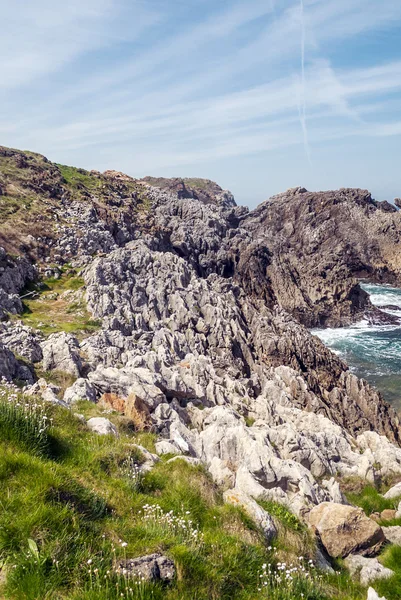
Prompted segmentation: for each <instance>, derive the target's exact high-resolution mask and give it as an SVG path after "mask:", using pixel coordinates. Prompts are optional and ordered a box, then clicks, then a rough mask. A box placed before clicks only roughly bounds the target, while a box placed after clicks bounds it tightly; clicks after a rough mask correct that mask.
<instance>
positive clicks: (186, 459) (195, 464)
mask: <svg viewBox="0 0 401 600" xmlns="http://www.w3.org/2000/svg"><path fill="white" fill-rule="evenodd" d="M177 460H183V461H184V462H186V463H187V464H188V465H191V466H192V467H199V465H201V464H202V461H200V460H199V458H194V457H193V456H173V457H172V458H169V459H168V461H167V464H170V463H174V462H176V461H177Z"/></svg>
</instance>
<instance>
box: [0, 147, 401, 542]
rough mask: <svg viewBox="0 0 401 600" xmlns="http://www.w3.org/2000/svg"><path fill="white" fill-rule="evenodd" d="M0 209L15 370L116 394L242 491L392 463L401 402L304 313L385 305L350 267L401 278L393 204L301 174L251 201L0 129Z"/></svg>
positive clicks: (0, 300)
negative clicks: (58, 150) (316, 332)
mask: <svg viewBox="0 0 401 600" xmlns="http://www.w3.org/2000/svg"><path fill="white" fill-rule="evenodd" d="M0 216H1V223H0V245H1V246H2V249H1V254H0V314H1V316H2V319H3V320H2V322H1V323H0V375H2V376H3V377H5V378H6V379H7V380H12V379H19V380H22V381H24V382H26V384H27V385H29V386H31V387H30V389H29V394H37V395H38V396H42V397H43V398H44V399H45V400H49V401H51V402H52V403H54V404H59V405H62V406H65V407H73V406H74V404H75V403H77V402H79V401H82V400H89V401H91V402H94V403H97V405H98V406H102V407H103V409H104V410H106V411H117V412H118V413H121V414H123V415H124V416H125V417H126V418H127V419H128V420H129V421H130V422H131V423H133V426H134V427H136V428H137V429H138V428H139V429H141V430H145V431H150V432H152V433H153V434H155V435H156V436H157V442H156V446H155V448H156V451H157V453H158V454H159V455H163V454H178V455H184V456H185V457H187V458H188V460H194V461H200V462H201V464H203V465H204V466H205V467H206V468H207V470H208V472H209V473H210V474H211V476H212V477H213V480H214V482H215V484H217V485H218V486H221V488H223V489H224V490H225V491H226V495H227V498H228V499H229V498H230V497H233V495H234V497H235V498H237V501H238V502H240V504H242V505H243V506H245V507H247V509H248V510H252V509H250V507H252V506H253V504H252V503H254V502H255V499H256V500H260V501H268V500H269V501H275V502H280V503H284V504H285V505H286V506H287V507H289V508H290V509H291V510H292V511H293V512H295V513H296V514H297V515H300V516H303V515H306V514H307V513H308V512H309V511H310V510H311V509H312V508H313V506H315V505H318V504H321V503H324V502H334V503H340V504H341V503H343V502H344V496H343V495H342V491H341V489H340V486H339V480H341V478H349V477H352V478H359V479H361V480H364V481H366V482H370V483H372V484H375V483H377V482H381V481H384V480H387V481H391V480H394V479H395V480H396V479H397V477H401V449H400V448H399V444H400V442H401V426H400V422H399V418H398V416H397V415H396V414H395V412H394V411H393V410H392V409H391V408H390V406H389V405H388V404H387V403H386V402H385V401H384V400H383V399H382V397H381V396H380V394H379V393H378V392H377V391H376V390H375V389H373V388H372V387H370V386H369V385H368V384H367V383H366V382H364V381H362V380H359V379H357V378H356V377H355V376H354V375H353V374H352V373H351V372H350V371H349V370H348V367H347V365H346V364H344V363H343V362H342V361H341V360H340V359H339V358H338V357H337V356H336V355H334V354H333V353H332V352H330V351H329V350H328V349H327V348H326V347H325V346H324V344H323V343H322V342H320V341H319V340H318V339H317V338H316V337H314V336H313V335H311V334H310V333H309V331H308V329H307V328H306V326H315V325H330V326H333V325H345V324H348V323H350V322H352V321H355V320H357V319H359V318H361V317H362V316H365V317H367V318H369V319H372V320H385V319H386V318H389V317H388V316H386V315H385V314H384V313H381V312H380V311H378V310H377V309H375V308H374V307H373V306H372V305H371V303H370V301H369V297H368V295H367V294H366V293H365V292H363V291H362V290H361V288H360V287H359V284H358V280H360V279H362V278H364V279H368V280H370V281H375V282H389V283H393V284H401V260H400V254H399V252H398V247H399V241H400V237H401V215H400V213H399V212H398V211H397V209H396V208H395V207H393V206H392V205H389V204H387V203H378V202H375V201H374V200H373V199H372V198H371V196H370V194H369V193H368V192H366V191H363V190H350V189H343V190H339V191H337V192H321V193H310V192H307V191H306V190H304V189H302V188H297V189H294V190H289V191H288V192H286V193H284V194H281V195H278V196H275V197H273V198H271V199H270V200H268V201H266V202H265V203H263V204H262V205H260V206H259V207H258V208H257V209H255V210H254V211H249V210H248V209H246V208H244V207H238V206H237V205H236V203H235V201H234V198H233V196H232V195H231V194H230V193H229V192H227V191H224V190H222V189H221V188H220V187H219V186H218V185H217V184H215V183H213V182H210V181H206V180H199V179H174V180H166V179H163V178H150V177H147V178H145V179H142V180H137V179H133V178H131V177H129V176H127V175H124V174H123V173H120V172H116V171H107V172H105V173H99V172H95V171H91V172H87V171H84V170H82V169H75V168H72V167H66V166H62V165H57V164H54V163H51V162H50V161H48V160H47V159H46V158H44V157H42V156H40V155H37V154H32V153H29V152H20V151H17V150H11V149H7V148H0ZM38 380H39V381H38ZM55 384H56V385H55ZM99 426H100V425H99ZM102 427H106V430H107V431H106V430H105V431H106V432H111V433H112V429H107V427H108V426H107V424H106V423H103V424H102ZM238 499H239V500H238ZM253 516H255V512H253ZM262 521H263V519H262ZM267 523H269V521H267ZM266 527H268V525H266ZM379 545H380V544H379Z"/></svg>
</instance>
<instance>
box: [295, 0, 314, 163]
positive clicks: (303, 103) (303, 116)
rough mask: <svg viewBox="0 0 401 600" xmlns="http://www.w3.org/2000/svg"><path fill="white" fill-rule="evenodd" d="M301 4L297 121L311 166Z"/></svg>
mask: <svg viewBox="0 0 401 600" xmlns="http://www.w3.org/2000/svg"><path fill="white" fill-rule="evenodd" d="M300 3H301V106H299V108H298V109H299V120H300V121H301V126H302V132H303V136H304V147H305V153H306V156H307V158H308V162H309V164H310V165H311V166H312V160H311V153H310V148H309V138H308V128H307V126H306V101H305V19H304V0H300Z"/></svg>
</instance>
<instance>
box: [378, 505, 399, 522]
mask: <svg viewBox="0 0 401 600" xmlns="http://www.w3.org/2000/svg"><path fill="white" fill-rule="evenodd" d="M396 514H397V511H396V510H393V509H391V508H385V509H384V510H382V512H381V514H380V519H381V520H382V521H392V520H393V519H396Z"/></svg>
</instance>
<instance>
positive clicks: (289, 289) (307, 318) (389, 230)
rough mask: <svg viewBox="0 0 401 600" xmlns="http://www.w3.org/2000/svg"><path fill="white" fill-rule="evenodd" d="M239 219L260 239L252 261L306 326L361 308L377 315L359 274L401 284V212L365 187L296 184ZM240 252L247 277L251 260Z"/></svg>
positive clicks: (350, 316) (341, 319)
mask: <svg viewBox="0 0 401 600" xmlns="http://www.w3.org/2000/svg"><path fill="white" fill-rule="evenodd" d="M241 225H242V226H243V227H244V228H245V229H246V230H247V231H248V232H250V234H251V236H252V239H254V240H256V242H255V246H254V248H255V249H254V254H253V255H252V262H253V263H255V262H256V263H257V266H255V264H253V266H252V268H253V269H256V270H257V271H262V272H263V269H265V270H266V274H267V277H268V279H269V285H268V287H269V288H273V290H274V293H275V300H276V301H277V303H278V304H279V305H280V306H282V307H283V308H285V309H286V310H288V311H289V312H290V313H291V314H293V315H294V316H295V317H296V319H297V320H299V321H301V322H302V323H304V324H306V325H308V326H317V325H323V326H324V325H328V326H341V325H345V324H347V323H350V322H353V321H355V320H356V319H358V318H361V316H362V315H363V314H364V313H365V314H366V313H368V314H369V313H370V315H371V317H372V318H378V319H380V318H381V316H380V315H376V317H375V314H374V310H373V309H372V306H371V305H370V303H369V299H368V297H367V295H366V294H365V293H364V292H363V291H362V290H361V289H360V288H359V286H358V284H357V281H358V280H360V279H368V280H371V281H375V282H378V283H379V282H382V283H391V284H394V285H400V284H401V255H400V253H399V246H400V241H401V215H400V213H399V212H398V211H397V209H396V208H395V207H393V206H392V205H390V204H388V203H379V202H375V201H374V200H373V199H372V197H371V195H370V194H369V192H367V191H366V190H358V189H341V190H338V191H335V192H319V193H311V192H307V191H306V190H304V189H302V188H296V189H294V190H289V191H288V192H285V193H283V194H279V195H278V196H275V197H273V198H271V199H270V200H268V201H267V202H265V203H263V204H262V205H260V206H259V207H258V208H257V209H256V210H255V211H253V212H251V213H250V214H249V215H247V216H246V218H245V219H244V220H243V222H242V223H241ZM266 248H268V249H269V251H270V255H271V259H270V261H269V264H266V260H265V258H264V256H263V253H265V252H266V250H265V249H266ZM258 254H259V257H258V256H257V255H258ZM240 255H241V257H242V258H243V262H244V267H243V268H242V269H243V270H245V277H244V278H245V280H246V279H247V269H248V268H249V263H250V261H249V257H246V256H245V255H244V253H243V252H240ZM265 281H266V279H264V280H263V281H261V282H260V285H261V286H262V287H264V286H265ZM260 293H262V294H263V293H265V294H266V295H267V296H269V295H270V293H271V292H270V289H269V290H266V291H265V292H264V290H263V289H261V290H260Z"/></svg>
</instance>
